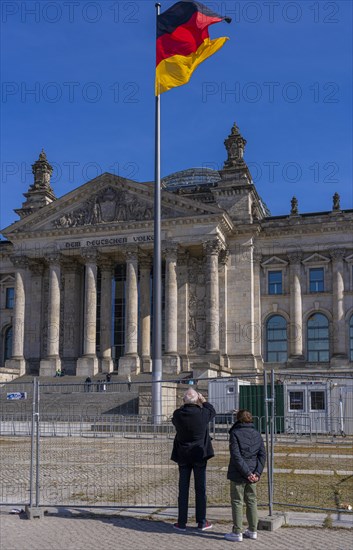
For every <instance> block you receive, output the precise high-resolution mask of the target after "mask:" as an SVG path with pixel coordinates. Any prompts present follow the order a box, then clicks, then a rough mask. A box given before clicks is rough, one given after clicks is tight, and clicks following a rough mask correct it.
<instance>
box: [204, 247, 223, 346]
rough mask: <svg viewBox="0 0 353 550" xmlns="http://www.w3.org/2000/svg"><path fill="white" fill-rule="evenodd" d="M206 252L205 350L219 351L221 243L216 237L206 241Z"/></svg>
mask: <svg viewBox="0 0 353 550" xmlns="http://www.w3.org/2000/svg"><path fill="white" fill-rule="evenodd" d="M204 249H205V252H206V295H207V303H206V351H207V352H208V353H219V329H220V326H219V277H218V254H219V253H220V251H221V250H222V245H221V243H220V241H218V240H217V239H215V240H213V241H207V242H206V243H205V245H204Z"/></svg>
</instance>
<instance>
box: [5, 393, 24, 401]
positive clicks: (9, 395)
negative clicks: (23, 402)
mask: <svg viewBox="0 0 353 550" xmlns="http://www.w3.org/2000/svg"><path fill="white" fill-rule="evenodd" d="M6 399H7V400H8V401H18V400H20V399H27V392H25V391H15V392H12V393H7V394H6Z"/></svg>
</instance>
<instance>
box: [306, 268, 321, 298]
mask: <svg viewBox="0 0 353 550" xmlns="http://www.w3.org/2000/svg"><path fill="white" fill-rule="evenodd" d="M309 289H310V292H324V268H323V267H314V268H312V269H310V270H309Z"/></svg>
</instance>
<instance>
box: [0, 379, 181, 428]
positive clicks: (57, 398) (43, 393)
mask: <svg viewBox="0 0 353 550" xmlns="http://www.w3.org/2000/svg"><path fill="white" fill-rule="evenodd" d="M189 376H190V373H184V374H181V375H178V376H177V377H175V376H167V375H166V377H164V380H166V381H167V382H168V381H170V382H179V383H180V386H179V385H178V394H179V397H181V395H182V393H183V392H184V391H185V389H187V387H188V386H187V385H186V383H184V379H185V378H186V377H189ZM35 378H36V379H37V380H38V383H39V395H40V400H39V408H40V416H41V419H42V420H45V419H48V420H60V421H65V420H79V419H80V420H82V419H90V420H92V419H94V418H97V417H101V416H109V415H123V416H124V415H127V416H128V415H137V414H139V392H140V388H141V386H143V389H144V391H145V392H146V388H147V392H148V391H150V389H151V383H152V375H151V374H150V373H143V374H139V375H132V376H131V387H130V390H129V387H128V383H127V378H126V376H122V375H121V376H119V375H118V374H115V373H112V376H111V381H110V382H109V383H107V382H105V375H102V374H98V375H96V376H93V377H92V378H91V380H92V383H91V384H90V386H89V387H88V386H87V385H85V377H79V376H63V377H53V378H49V377H33V376H29V375H25V376H22V377H20V378H17V379H16V380H13V381H12V382H7V383H6V384H4V383H2V384H0V419H9V418H10V417H16V420H18V419H19V418H21V419H22V418H27V417H28V416H30V415H32V403H33V381H34V379H35ZM12 392H24V393H25V394H26V399H23V400H8V399H7V394H9V393H12Z"/></svg>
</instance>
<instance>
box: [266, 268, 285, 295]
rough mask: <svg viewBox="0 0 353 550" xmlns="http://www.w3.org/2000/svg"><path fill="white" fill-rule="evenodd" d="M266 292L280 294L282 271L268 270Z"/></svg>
mask: <svg viewBox="0 0 353 550" xmlns="http://www.w3.org/2000/svg"><path fill="white" fill-rule="evenodd" d="M268 293H269V294H282V271H269V272H268Z"/></svg>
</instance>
